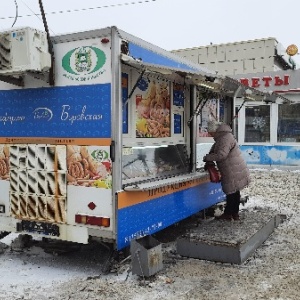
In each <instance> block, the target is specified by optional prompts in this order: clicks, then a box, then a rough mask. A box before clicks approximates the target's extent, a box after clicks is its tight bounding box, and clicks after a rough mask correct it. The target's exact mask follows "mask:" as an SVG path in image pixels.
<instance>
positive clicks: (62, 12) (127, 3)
mask: <svg viewBox="0 0 300 300" xmlns="http://www.w3.org/2000/svg"><path fill="white" fill-rule="evenodd" d="M156 1H157V0H140V1H132V2H125V3H116V4H110V5H103V6H95V7H87V8H77V9H67V10H59V11H52V12H48V13H46V15H57V14H65V13H74V12H81V11H91V10H96V9H101V8H111V7H120V6H127V5H136V4H143V3H147V2H156ZM33 16H41V14H36V13H33V14H28V15H20V16H18V17H19V18H25V17H33ZM13 18H15V17H12V16H8V17H0V20H7V19H13Z"/></svg>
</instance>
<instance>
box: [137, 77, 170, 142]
mask: <svg viewBox="0 0 300 300" xmlns="http://www.w3.org/2000/svg"><path fill="white" fill-rule="evenodd" d="M135 101H136V115H137V121H136V136H137V137H143V138H145V137H146V138H162V137H169V136H170V87H169V84H168V83H166V82H159V81H150V82H149V81H148V80H146V79H144V78H142V79H141V80H140V82H139V84H138V90H137V94H136V95H135Z"/></svg>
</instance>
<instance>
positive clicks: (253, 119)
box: [245, 105, 270, 143]
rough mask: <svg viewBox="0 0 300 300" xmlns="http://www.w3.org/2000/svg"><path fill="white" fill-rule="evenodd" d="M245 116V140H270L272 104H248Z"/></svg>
mask: <svg viewBox="0 0 300 300" xmlns="http://www.w3.org/2000/svg"><path fill="white" fill-rule="evenodd" d="M245 117H246V120H245V121H246V122H245V124H246V125H245V142H254V143H255V142H257V143H259V142H262V143H263V142H270V106H269V105H259V106H247V107H246V108H245Z"/></svg>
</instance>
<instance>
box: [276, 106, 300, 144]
mask: <svg viewBox="0 0 300 300" xmlns="http://www.w3.org/2000/svg"><path fill="white" fill-rule="evenodd" d="M299 114H300V104H291V105H287V104H280V105H278V128H277V140H278V142H300V120H299Z"/></svg>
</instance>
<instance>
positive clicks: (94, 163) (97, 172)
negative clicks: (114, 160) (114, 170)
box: [67, 145, 112, 189]
mask: <svg viewBox="0 0 300 300" xmlns="http://www.w3.org/2000/svg"><path fill="white" fill-rule="evenodd" d="M103 148H104V147H102V148H101V147H87V146H73V145H68V146H67V168H68V174H67V182H68V184H69V185H76V186H85V187H97V188H105V189H111V185H112V177H111V160H110V157H109V153H108V151H106V150H105V149H103Z"/></svg>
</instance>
